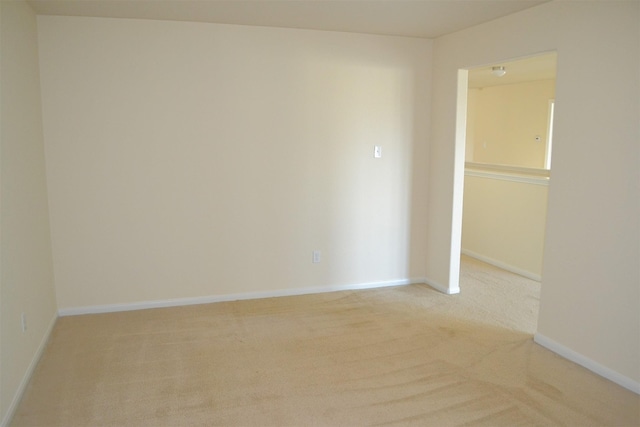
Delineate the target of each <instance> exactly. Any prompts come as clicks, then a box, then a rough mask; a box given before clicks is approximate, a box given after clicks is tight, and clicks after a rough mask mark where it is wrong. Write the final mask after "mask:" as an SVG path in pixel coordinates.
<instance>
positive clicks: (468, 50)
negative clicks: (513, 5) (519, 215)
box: [426, 1, 640, 385]
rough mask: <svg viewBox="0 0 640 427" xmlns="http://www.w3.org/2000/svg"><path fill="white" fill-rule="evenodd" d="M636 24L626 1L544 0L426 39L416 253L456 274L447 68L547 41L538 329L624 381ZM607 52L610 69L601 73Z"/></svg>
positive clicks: (636, 277) (630, 288)
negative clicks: (426, 122) (421, 226)
mask: <svg viewBox="0 0 640 427" xmlns="http://www.w3.org/2000/svg"><path fill="white" fill-rule="evenodd" d="M639 33H640V3H638V2H635V1H626V2H616V1H600V2H569V1H554V2H550V3H545V4H543V5H541V6H538V7H535V8H531V9H528V10H526V11H523V12H521V13H517V14H513V15H510V16H507V17H504V18H501V19H498V20H495V21H492V22H489V23H486V24H483V25H479V26H476V27H473V28H470V29H467V30H464V31H460V32H458V33H454V34H451V35H447V36H444V37H441V38H439V39H437V40H436V41H435V44H434V60H433V61H434V76H433V102H432V111H433V114H432V132H431V135H432V138H431V141H430V152H429V157H430V174H429V182H430V185H429V215H428V217H427V220H428V227H427V232H428V234H427V236H428V241H427V258H426V266H427V277H429V278H431V279H432V280H435V281H439V282H441V283H444V284H448V285H449V286H450V287H452V286H457V285H458V283H457V277H456V276H455V275H453V274H452V271H453V270H452V268H451V266H455V264H456V262H458V261H456V257H457V254H458V253H459V252H460V238H459V230H460V226H461V223H462V219H461V217H462V215H461V214H462V194H463V191H462V190H463V188H462V187H463V173H464V148H465V147H464V139H463V138H459V139H456V132H455V131H456V96H457V95H456V94H457V93H459V90H458V89H459V88H458V85H457V71H458V69H460V68H471V67H475V66H478V65H483V64H490V63H493V62H499V61H504V60H506V59H511V58H518V57H523V56H528V55H533V54H537V53H540V52H545V51H552V50H557V52H558V74H557V80H556V115H555V128H554V146H553V173H552V175H551V184H550V187H549V200H548V215H547V231H546V241H545V248H544V258H543V274H542V296H541V306H540V317H539V324H538V333H539V334H540V335H541V336H545V337H547V338H549V339H550V340H552V341H553V342H556V343H558V344H560V345H561V346H563V347H565V348H567V349H568V350H570V351H572V352H574V353H576V354H579V355H581V357H583V358H584V359H585V360H589V361H593V362H595V363H596V364H598V365H599V366H603V367H605V368H607V369H609V370H610V371H611V372H614V373H617V374H620V375H622V376H623V377H625V378H628V379H630V381H632V382H635V384H636V385H637V384H638V382H640V366H639V365H638V360H640V317H639V316H640V310H638V301H640V269H638V259H640V248H639V244H640V243H639V242H640V239H639V238H638V236H640V209H639V198H640V188H639V183H640V176H639V172H638V171H639V170H640V168H638V157H639V151H638V150H639V148H640V147H639V145H638V140H640V128H638V117H640V106H639V102H640V96H638V95H639V94H640V86H639V83H640V82H639V79H638V76H639V75H640V46H639V43H640V39H639V38H638V34H639ZM505 35H507V36H505ZM610 64H616V73H615V76H611V78H604V77H603V76H608V75H610V73H609V71H608V70H609V67H610ZM587 89H588V90H587ZM463 92H464V90H463ZM462 136H464V131H463V132H462ZM438 252H439V254H438ZM434 254H436V255H435V256H434ZM462 291H463V292H464V289H463V290H462Z"/></svg>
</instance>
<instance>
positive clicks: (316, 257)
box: [311, 251, 322, 264]
mask: <svg viewBox="0 0 640 427" xmlns="http://www.w3.org/2000/svg"><path fill="white" fill-rule="evenodd" d="M321 255H322V254H321V253H320V251H313V255H312V258H311V261H312V262H313V263H314V264H317V263H319V262H320V257H321Z"/></svg>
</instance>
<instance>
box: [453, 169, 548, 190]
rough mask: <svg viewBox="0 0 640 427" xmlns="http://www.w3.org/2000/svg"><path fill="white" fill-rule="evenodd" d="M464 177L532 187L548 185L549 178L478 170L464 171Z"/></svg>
mask: <svg viewBox="0 0 640 427" xmlns="http://www.w3.org/2000/svg"><path fill="white" fill-rule="evenodd" d="M464 174H465V176H474V177H477V178H487V179H497V180H500V181H511V182H519V183H521V184H533V185H544V186H548V185H549V178H547V177H542V176H525V175H517V174H512V173H496V172H485V171H478V170H470V169H465V171H464Z"/></svg>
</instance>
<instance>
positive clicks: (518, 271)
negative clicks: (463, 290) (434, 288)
mask: <svg viewBox="0 0 640 427" xmlns="http://www.w3.org/2000/svg"><path fill="white" fill-rule="evenodd" d="M460 253H462V255H466V256H470V257H471V258H475V259H477V260H480V261H482V262H486V263H487V264H491V265H493V266H494V267H498V268H501V269H503V270H506V271H510V272H511V273H515V274H518V275H520V276H522V277H526V278H527V279H531V280H535V281H536V282H540V281H542V277H541V276H540V275H539V274H535V273H532V272H530V271H527V270H523V269H521V268H518V267H514V266H512V265H509V264H507V263H505V262H502V261H498V260H497V259H493V258H489V257H487V256H484V255H481V254H479V253H477V252H473V251H470V250H468V249H462V250H461V251H460Z"/></svg>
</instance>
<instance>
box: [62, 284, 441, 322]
mask: <svg viewBox="0 0 640 427" xmlns="http://www.w3.org/2000/svg"><path fill="white" fill-rule="evenodd" d="M415 283H427V282H426V281H425V279H424V278H414V279H400V280H389V281H383V282H369V283H356V284H348V285H333V286H319V287H314V288H300V289H279V290H275V291H265V292H246V293H239V294H228V295H209V296H203V297H194V298H176V299H167V300H156V301H141V302H134V303H124V304H107V305H92V306H86V307H69V308H61V309H59V310H58V315H59V316H76V315H80V314H98V313H114V312H118V311H131V310H144V309H148V308H163V307H177V306H182V305H197V304H211V303H215V302H225V301H240V300H249V299H261V298H274V297H286V296H295V295H307V294H318V293H323V292H336V291H349V290H357V289H374V288H382V287H389V286H403V285H411V284H415ZM431 286H433V285H431Z"/></svg>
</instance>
